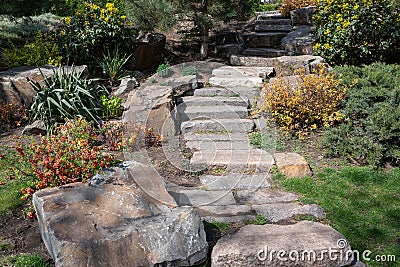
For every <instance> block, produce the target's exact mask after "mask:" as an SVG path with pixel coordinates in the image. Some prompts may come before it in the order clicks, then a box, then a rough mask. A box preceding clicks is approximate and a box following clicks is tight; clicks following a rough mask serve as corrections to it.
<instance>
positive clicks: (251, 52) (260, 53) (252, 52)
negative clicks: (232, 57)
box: [243, 48, 289, 58]
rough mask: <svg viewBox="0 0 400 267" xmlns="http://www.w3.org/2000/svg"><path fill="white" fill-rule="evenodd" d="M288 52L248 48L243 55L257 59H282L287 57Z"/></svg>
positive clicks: (274, 49) (275, 49)
mask: <svg viewBox="0 0 400 267" xmlns="http://www.w3.org/2000/svg"><path fill="white" fill-rule="evenodd" d="M288 54H289V52H288V51H286V50H282V49H277V48H247V49H246V50H244V51H243V55H246V56H257V57H271V58H272V57H281V56H287V55H288Z"/></svg>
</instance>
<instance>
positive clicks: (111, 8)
mask: <svg viewBox="0 0 400 267" xmlns="http://www.w3.org/2000/svg"><path fill="white" fill-rule="evenodd" d="M64 23H65V26H64V28H62V29H61V30H60V34H59V38H60V43H62V44H63V47H62V49H63V56H64V58H65V59H67V60H69V61H72V62H73V63H74V64H83V63H92V62H93V59H95V58H101V57H102V56H103V55H105V54H106V53H107V52H108V51H110V53H112V52H113V50H116V49H118V51H120V52H122V53H123V52H126V51H131V50H132V49H133V47H134V41H135V39H136V31H135V30H134V29H133V28H132V25H131V23H130V22H129V21H128V20H127V19H126V16H125V15H124V14H123V13H121V11H120V10H119V9H118V8H116V7H115V5H114V4H112V3H107V4H106V5H105V6H104V7H100V6H98V5H96V4H88V3H85V8H84V9H83V10H78V11H77V12H76V14H75V15H74V16H71V17H65V18H64ZM69 63H71V62H69Z"/></svg>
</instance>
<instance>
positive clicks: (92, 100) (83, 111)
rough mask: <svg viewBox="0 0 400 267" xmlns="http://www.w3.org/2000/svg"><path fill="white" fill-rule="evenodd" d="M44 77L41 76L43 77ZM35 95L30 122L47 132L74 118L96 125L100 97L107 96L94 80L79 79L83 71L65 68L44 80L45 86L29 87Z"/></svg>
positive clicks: (99, 111)
mask: <svg viewBox="0 0 400 267" xmlns="http://www.w3.org/2000/svg"><path fill="white" fill-rule="evenodd" d="M42 75H43V74H42ZM31 84H32V86H33V88H34V89H35V91H37V94H36V96H35V99H34V103H33V104H32V106H31V109H30V113H31V118H32V120H37V119H39V120H42V121H43V122H44V123H45V125H46V128H47V130H50V129H51V128H52V126H53V125H54V123H55V122H62V121H64V120H65V119H72V118H74V117H80V118H85V119H88V120H94V121H97V120H98V119H99V116H100V115H101V110H102V104H101V101H100V97H101V96H102V95H108V91H107V89H106V88H105V87H104V86H102V85H98V84H96V83H95V81H94V80H88V79H85V78H82V71H77V70H76V69H75V68H74V67H72V68H71V69H70V70H66V68H65V67H61V68H59V69H58V70H57V71H54V74H53V75H52V76H50V77H44V85H43V86H42V85H40V84H39V83H37V82H32V83H31Z"/></svg>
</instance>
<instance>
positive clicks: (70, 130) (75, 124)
mask: <svg viewBox="0 0 400 267" xmlns="http://www.w3.org/2000/svg"><path fill="white" fill-rule="evenodd" d="M97 132H98V131H97V130H96V129H95V127H94V126H93V124H92V123H89V122H87V121H85V120H84V119H77V120H69V121H67V122H66V123H65V124H64V125H61V126H58V127H57V128H56V129H55V130H54V132H53V133H52V134H50V135H47V136H43V137H42V138H41V140H40V141H36V142H32V143H31V144H29V145H25V146H23V145H22V144H21V145H19V146H18V147H17V148H16V150H17V151H18V153H19V154H20V156H21V159H22V160H24V161H25V162H28V163H29V164H30V170H29V171H27V174H29V175H32V176H33V177H35V179H34V180H33V181H32V182H31V183H30V184H29V186H28V187H26V188H22V190H21V191H22V193H23V194H24V196H23V197H22V199H23V200H27V199H29V198H30V197H31V196H32V195H33V193H34V192H35V191H37V190H39V189H43V188H46V187H54V186H60V185H64V184H68V183H74V182H79V181H86V180H88V179H90V178H91V177H92V176H93V175H94V174H96V173H98V172H99V171H100V170H101V169H103V168H106V167H108V166H110V164H111V163H113V161H114V159H115V157H114V156H113V155H106V156H104V155H103V153H102V151H101V148H102V147H101V146H99V145H97V141H98V140H97V139H98V134H97Z"/></svg>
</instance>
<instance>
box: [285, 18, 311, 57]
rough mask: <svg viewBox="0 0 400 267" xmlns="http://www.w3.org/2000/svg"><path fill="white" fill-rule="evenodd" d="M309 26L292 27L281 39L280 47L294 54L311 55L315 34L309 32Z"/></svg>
mask: <svg viewBox="0 0 400 267" xmlns="http://www.w3.org/2000/svg"><path fill="white" fill-rule="evenodd" d="M311 29H312V28H311V26H307V25H303V26H298V27H295V28H294V29H293V31H292V32H290V33H289V34H288V35H287V36H286V37H285V38H283V39H282V43H281V47H282V49H285V50H287V51H289V52H291V53H293V54H296V55H312V54H313V48H312V47H313V45H314V44H315V36H314V35H313V34H312V32H311Z"/></svg>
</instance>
